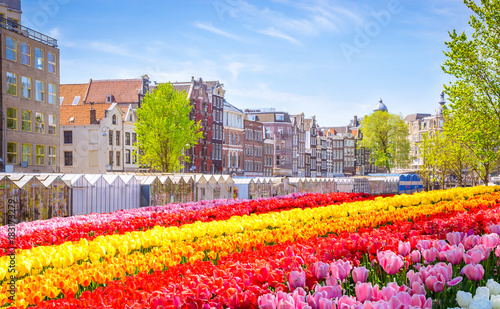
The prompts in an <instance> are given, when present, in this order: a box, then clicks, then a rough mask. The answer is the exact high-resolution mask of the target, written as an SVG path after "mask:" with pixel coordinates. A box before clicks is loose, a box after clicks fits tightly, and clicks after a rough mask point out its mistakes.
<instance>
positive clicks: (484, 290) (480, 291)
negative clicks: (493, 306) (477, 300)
mask: <svg viewBox="0 0 500 309" xmlns="http://www.w3.org/2000/svg"><path fill="white" fill-rule="evenodd" d="M477 295H483V296H486V297H488V299H490V290H489V289H488V288H487V287H485V286H482V287H479V288H477V289H476V296H477Z"/></svg>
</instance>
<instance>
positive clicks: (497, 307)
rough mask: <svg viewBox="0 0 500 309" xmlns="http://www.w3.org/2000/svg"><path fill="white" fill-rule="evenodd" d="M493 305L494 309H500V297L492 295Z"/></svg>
mask: <svg viewBox="0 0 500 309" xmlns="http://www.w3.org/2000/svg"><path fill="white" fill-rule="evenodd" d="M491 305H492V307H493V309H500V295H491Z"/></svg>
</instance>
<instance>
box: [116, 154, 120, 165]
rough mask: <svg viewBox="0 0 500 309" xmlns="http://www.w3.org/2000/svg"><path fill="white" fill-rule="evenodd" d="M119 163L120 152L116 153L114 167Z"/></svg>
mask: <svg viewBox="0 0 500 309" xmlns="http://www.w3.org/2000/svg"><path fill="white" fill-rule="evenodd" d="M120 162H121V160H120V152H119V151H117V152H116V166H120Z"/></svg>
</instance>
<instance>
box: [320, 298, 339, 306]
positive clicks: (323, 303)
mask: <svg viewBox="0 0 500 309" xmlns="http://www.w3.org/2000/svg"><path fill="white" fill-rule="evenodd" d="M318 309H335V303H334V302H333V299H331V298H322V299H320V300H319V308H318Z"/></svg>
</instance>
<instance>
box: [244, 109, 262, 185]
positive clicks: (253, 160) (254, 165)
mask: <svg viewBox="0 0 500 309" xmlns="http://www.w3.org/2000/svg"><path fill="white" fill-rule="evenodd" d="M245 118H246V119H244V128H245V135H244V136H245V141H244V151H243V155H244V156H243V162H244V167H243V168H244V170H245V176H247V177H262V176H263V175H264V139H263V136H264V131H263V130H264V127H263V125H262V123H261V122H259V118H258V116H255V115H247V116H245Z"/></svg>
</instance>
